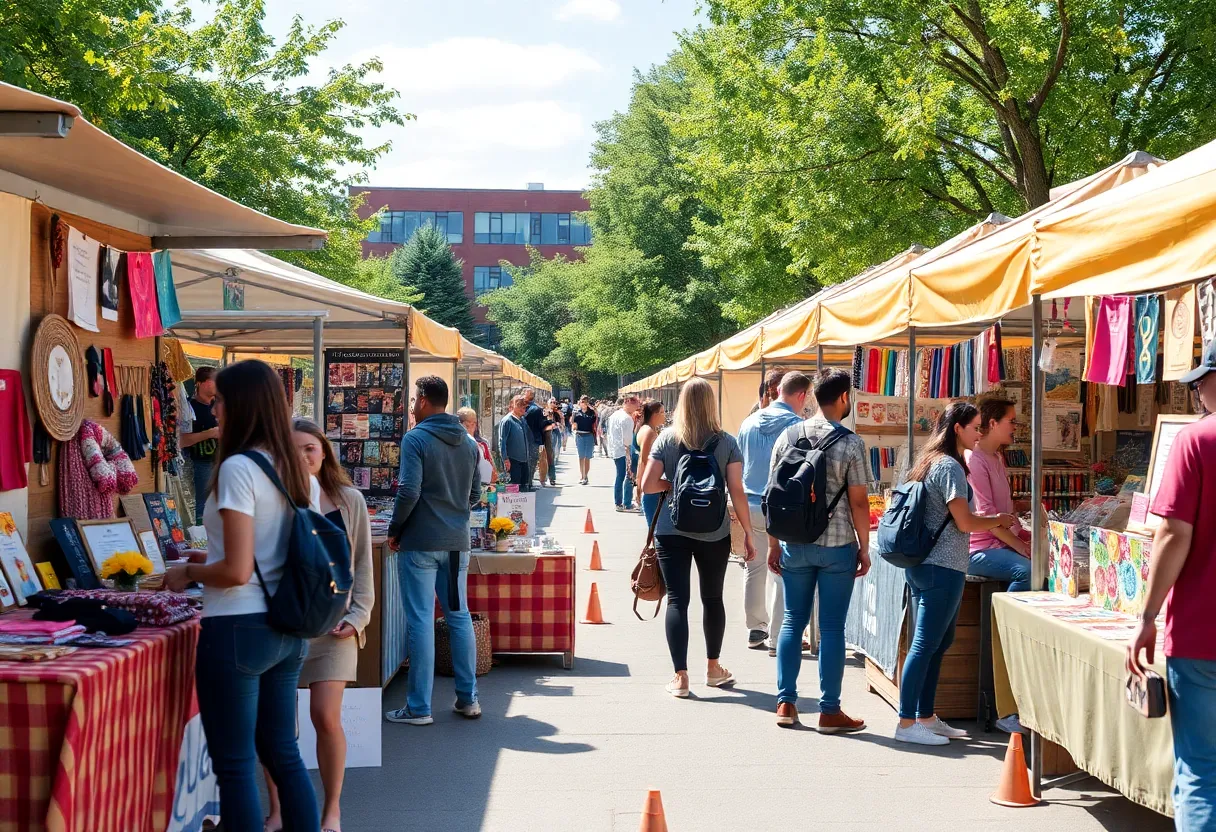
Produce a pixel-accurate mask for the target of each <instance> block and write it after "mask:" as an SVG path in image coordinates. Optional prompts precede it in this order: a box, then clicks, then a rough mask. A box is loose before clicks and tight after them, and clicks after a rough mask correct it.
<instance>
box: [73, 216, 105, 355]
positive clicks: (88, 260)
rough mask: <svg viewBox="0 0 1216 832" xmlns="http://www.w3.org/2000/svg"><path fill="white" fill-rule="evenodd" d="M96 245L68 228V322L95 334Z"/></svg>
mask: <svg viewBox="0 0 1216 832" xmlns="http://www.w3.org/2000/svg"><path fill="white" fill-rule="evenodd" d="M100 254H101V246H100V244H99V243H98V242H97V241H96V240H94V239H92V238H90V237H86V236H85V235H84V234H82V233H81V232H79V231H77V230H76V229H75V228H69V229H68V252H67V263H68V320H69V321H71V322H72V323H74V324H76V326H78V327H80V328H81V329H87V330H88V331H89V332H97V276H98V272H97V264H98V257H99V256H100Z"/></svg>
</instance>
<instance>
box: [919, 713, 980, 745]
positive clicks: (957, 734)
mask: <svg viewBox="0 0 1216 832" xmlns="http://www.w3.org/2000/svg"><path fill="white" fill-rule="evenodd" d="M921 724H922V725H924V726H925V727H926V728H928V729H929V730H930V731H932V732H933V733H935V734H937V735H938V736H939V737H945V738H946V739H948V740H961V739H963V738H964V737H968V738H969V736H970V735H969V734H968V733H967V732H966V731H964V730H963V729H962V728H951V727H950V726H949V725H947V724H946V722H945V720H943V719H942V718H941V717H940V716H938V715H937V714H934V715H933V721H932V722H925V723H921Z"/></svg>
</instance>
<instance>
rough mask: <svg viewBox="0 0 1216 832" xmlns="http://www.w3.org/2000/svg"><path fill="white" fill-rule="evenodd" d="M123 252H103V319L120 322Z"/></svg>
mask: <svg viewBox="0 0 1216 832" xmlns="http://www.w3.org/2000/svg"><path fill="white" fill-rule="evenodd" d="M121 258H122V252H121V251H119V250H118V249H115V248H109V247H107V248H103V249H102V250H101V317H102V318H104V319H105V320H107V321H117V320H118V268H119V265H120V259H121Z"/></svg>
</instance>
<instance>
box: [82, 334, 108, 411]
mask: <svg viewBox="0 0 1216 832" xmlns="http://www.w3.org/2000/svg"><path fill="white" fill-rule="evenodd" d="M84 366H85V369H86V371H87V372H88V384H87V385H86V386H87V387H88V390H89V398H90V399H95V398H97V397H98V396H100V395H101V394H102V393H104V392H105V389H106V376H105V369H104V368H103V367H102V361H101V353H100V352H98V351H97V347H93V346H90V347H89V348H88V349H87V350H85V351H84Z"/></svg>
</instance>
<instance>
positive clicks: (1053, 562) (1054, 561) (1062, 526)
mask: <svg viewBox="0 0 1216 832" xmlns="http://www.w3.org/2000/svg"><path fill="white" fill-rule="evenodd" d="M1047 532H1048V537H1047V588H1048V589H1049V590H1050V591H1052V592H1059V593H1061V594H1063V595H1068V596H1071V597H1073V598H1076V597H1077V596H1079V595H1080V594H1081V593H1082V592H1085V591H1086V590H1088V589H1089V587H1090V580H1089V528H1088V527H1087V526H1077V525H1076V524H1074V523H1061V522H1060V521H1058V520H1049V521H1048V522H1047Z"/></svg>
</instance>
